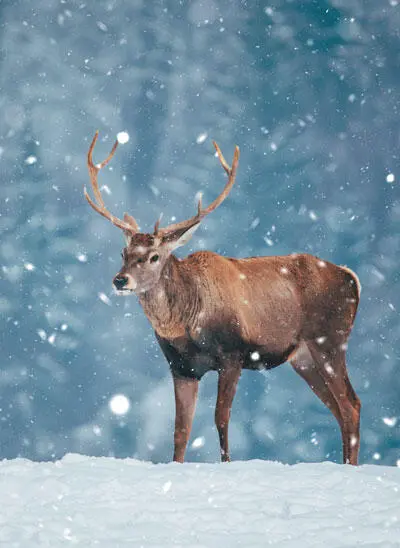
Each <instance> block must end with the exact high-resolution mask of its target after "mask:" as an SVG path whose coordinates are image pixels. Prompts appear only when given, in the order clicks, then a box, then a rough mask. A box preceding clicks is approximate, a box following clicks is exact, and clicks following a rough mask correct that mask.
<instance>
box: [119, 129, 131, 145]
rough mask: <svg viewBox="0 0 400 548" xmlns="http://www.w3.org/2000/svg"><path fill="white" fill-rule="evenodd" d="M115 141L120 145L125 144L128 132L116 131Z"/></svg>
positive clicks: (127, 139)
mask: <svg viewBox="0 0 400 548" xmlns="http://www.w3.org/2000/svg"><path fill="white" fill-rule="evenodd" d="M117 141H118V143H120V144H121V145H125V144H126V143H127V142H128V141H129V133H127V132H126V131H120V132H119V133H117Z"/></svg>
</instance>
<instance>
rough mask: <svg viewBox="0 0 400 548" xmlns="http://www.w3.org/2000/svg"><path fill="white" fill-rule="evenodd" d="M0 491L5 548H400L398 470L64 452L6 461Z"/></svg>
mask: <svg viewBox="0 0 400 548" xmlns="http://www.w3.org/2000/svg"><path fill="white" fill-rule="evenodd" d="M0 485H1V489H0V497H1V499H2V500H1V509H0V546H4V547H7V548H13V547H14V548H16V547H18V548H19V547H21V548H22V547H23V548H33V547H41V548H45V547H51V548H57V547H59V546H68V545H71V546H85V547H87V548H89V547H92V546H96V547H102V548H118V547H120V546H121V547H125V546H130V547H136V546H137V547H140V546H143V547H144V548H150V547H160V548H161V547H170V546H171V547H172V546H174V547H178V546H182V547H183V546H185V547H196V548H213V547H216V548H223V547H227V548H228V547H229V548H231V547H239V546H240V547H246V548H247V547H265V546H279V547H280V548H294V547H296V548H302V547H322V546H326V547H329V548H336V547H342V546H347V547H356V546H357V547H358V546H362V547H377V546H379V547H385V548H386V547H399V546H400V498H399V497H400V469H399V468H396V467H392V468H391V467H385V466H378V465H365V466H360V467H357V468H356V467H351V466H348V465H346V466H345V465H337V464H333V463H329V462H326V463H321V464H296V465H294V466H289V465H283V464H280V463H277V462H266V461H242V462H232V463H226V464H196V463H185V464H183V465H180V464H176V463H170V464H151V463H148V462H141V461H138V460H134V459H125V460H117V459H113V458H106V457H104V458H96V457H85V456H81V455H71V454H70V455H67V456H65V457H64V458H63V459H62V460H61V461H58V462H55V463H52V462H46V463H35V462H32V461H28V460H25V459H15V460H10V461H2V462H1V463H0Z"/></svg>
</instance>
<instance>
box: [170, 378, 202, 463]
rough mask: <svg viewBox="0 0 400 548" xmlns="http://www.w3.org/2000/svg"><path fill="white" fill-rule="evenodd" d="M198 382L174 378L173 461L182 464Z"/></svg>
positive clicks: (191, 421)
mask: <svg viewBox="0 0 400 548" xmlns="http://www.w3.org/2000/svg"><path fill="white" fill-rule="evenodd" d="M198 388H199V381H197V380H196V379H182V378H177V377H174V389H175V434H174V461H176V462H183V461H184V458H185V451H186V446H187V443H188V441H189V436H190V431H191V429H192V423H193V417H194V411H195V408H196V400H197V392H198Z"/></svg>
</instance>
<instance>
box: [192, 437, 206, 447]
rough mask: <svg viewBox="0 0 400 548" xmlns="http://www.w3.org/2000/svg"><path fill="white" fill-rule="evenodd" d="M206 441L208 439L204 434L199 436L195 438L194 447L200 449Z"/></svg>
mask: <svg viewBox="0 0 400 548" xmlns="http://www.w3.org/2000/svg"><path fill="white" fill-rule="evenodd" d="M205 443H206V440H205V438H204V436H199V437H198V438H196V439H194V440H193V443H192V449H200V447H203V446H204V444H205Z"/></svg>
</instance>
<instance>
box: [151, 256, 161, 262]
mask: <svg viewBox="0 0 400 548" xmlns="http://www.w3.org/2000/svg"><path fill="white" fill-rule="evenodd" d="M159 258H160V257H159V256H158V255H153V256H152V257H150V262H151V263H156V262H157V261H158V259H159Z"/></svg>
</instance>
